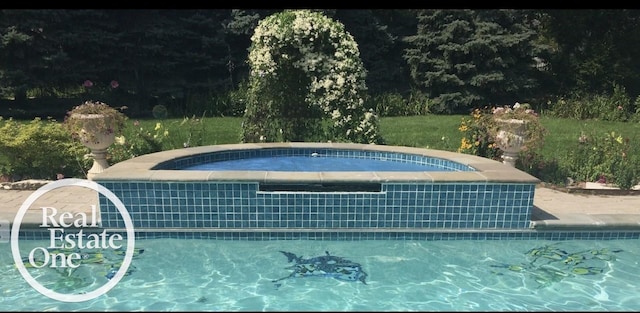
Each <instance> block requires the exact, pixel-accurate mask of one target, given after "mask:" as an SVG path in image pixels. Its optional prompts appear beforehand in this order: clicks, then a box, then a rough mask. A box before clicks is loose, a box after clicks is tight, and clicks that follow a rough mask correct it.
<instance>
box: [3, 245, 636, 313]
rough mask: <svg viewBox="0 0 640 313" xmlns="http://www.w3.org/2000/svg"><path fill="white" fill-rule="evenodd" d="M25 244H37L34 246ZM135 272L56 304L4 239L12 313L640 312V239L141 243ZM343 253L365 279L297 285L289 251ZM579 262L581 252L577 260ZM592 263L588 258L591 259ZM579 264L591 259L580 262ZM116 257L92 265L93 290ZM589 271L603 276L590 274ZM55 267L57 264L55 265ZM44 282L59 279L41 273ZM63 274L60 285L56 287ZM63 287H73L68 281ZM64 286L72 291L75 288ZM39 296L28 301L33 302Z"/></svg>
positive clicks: (88, 277)
mask: <svg viewBox="0 0 640 313" xmlns="http://www.w3.org/2000/svg"><path fill="white" fill-rule="evenodd" d="M22 244H24V249H25V250H28V248H29V245H30V244H33V245H37V241H28V240H27V241H24V242H21V248H22ZM136 247H137V248H144V253H142V254H140V255H139V256H138V257H136V258H134V259H133V262H132V266H133V267H134V271H133V272H132V273H131V274H130V275H129V276H125V278H124V279H123V280H122V281H120V282H119V283H118V285H117V286H116V287H115V288H114V289H112V290H111V291H109V293H108V294H106V295H103V296H101V297H99V298H96V299H94V300H90V301H87V302H82V303H67V302H59V301H55V300H51V299H49V298H47V297H45V296H43V295H41V294H39V293H38V292H36V291H35V290H33V289H32V288H30V287H29V285H27V283H26V282H25V281H24V280H23V279H22V277H20V275H19V273H17V270H16V269H15V267H14V265H13V263H12V260H11V253H9V251H10V250H9V244H3V243H0V251H1V253H0V275H2V277H3V278H2V282H3V283H2V284H1V285H0V294H2V298H1V299H2V300H1V301H0V310H2V311H89V310H91V311H134V310H135V311H165V310H166V311H168V310H171V311H637V310H638V309H640V297H639V296H638V291H639V290H640V285H639V284H638V282H639V281H640V273H639V272H638V270H637V269H638V260H640V242H639V241H638V240H637V239H633V240H562V241H549V240H501V241H477V240H452V241H446V240H437V241H423V240H419V241H413V240H367V241H333V240H328V241H323V240H282V241H278V240H273V241H232V240H202V239H175V238H158V239H140V240H137V243H136ZM281 250H282V251H289V252H293V253H296V254H299V255H304V256H305V257H313V256H317V255H322V254H324V253H325V251H329V252H330V253H331V254H333V255H337V256H341V257H345V258H348V259H349V260H352V261H354V262H358V263H359V264H361V265H362V267H363V269H364V270H365V271H366V272H367V274H368V275H367V279H366V284H363V283H362V282H360V281H341V280H336V279H333V278H323V277H304V278H289V279H284V280H281V281H278V282H277V283H274V282H273V280H276V279H279V278H282V277H286V276H288V275H289V274H290V273H291V271H292V270H291V269H290V268H289V267H290V266H291V265H292V263H289V262H287V258H286V257H285V256H284V255H283V254H282V253H281V252H280V251H281ZM569 256H572V258H571V259H570V258H569ZM580 256H583V257H584V259H582V258H580ZM578 261H580V263H577V262H578ZM107 264H108V262H105V263H103V264H90V265H87V268H89V269H91V270H87V271H83V273H84V274H83V275H84V276H82V277H83V278H84V279H83V280H78V281H80V282H78V281H75V282H72V283H70V285H69V286H66V287H65V285H64V284H59V288H63V289H64V288H67V289H69V288H71V287H73V286H75V285H74V284H77V285H78V286H80V285H83V284H84V285H86V288H91V287H94V285H100V284H104V282H105V281H106V279H105V277H104V274H105V272H106V268H107V266H108V265H107ZM585 268H590V269H591V271H592V272H585V271H584V269H585ZM47 270H50V269H47ZM36 272H37V273H39V274H40V275H39V276H38V279H39V280H40V281H42V282H43V283H44V282H45V281H47V279H50V278H51V277H60V276H48V274H47V273H48V272H46V271H45V270H39V271H36ZM55 280H56V279H55V278H54V279H52V281H51V283H54V282H55ZM64 281H70V280H69V279H66V280H64ZM67 289H65V290H67ZM26 299H28V301H27V300H26Z"/></svg>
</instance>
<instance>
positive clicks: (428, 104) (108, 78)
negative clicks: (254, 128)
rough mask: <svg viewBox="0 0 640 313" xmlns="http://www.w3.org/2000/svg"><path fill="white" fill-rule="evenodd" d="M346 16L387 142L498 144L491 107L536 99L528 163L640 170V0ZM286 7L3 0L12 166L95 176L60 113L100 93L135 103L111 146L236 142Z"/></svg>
mask: <svg viewBox="0 0 640 313" xmlns="http://www.w3.org/2000/svg"><path fill="white" fill-rule="evenodd" d="M315 11H318V12H320V13H322V14H323V15H325V16H327V17H329V18H331V19H333V20H336V21H338V22H339V23H341V24H342V25H344V29H345V30H346V31H347V32H348V33H349V34H351V35H352V36H353V38H354V40H355V42H356V43H357V46H358V49H359V53H360V58H361V60H362V64H363V66H364V68H365V69H366V87H367V89H366V95H365V97H364V102H363V105H364V107H365V108H366V109H370V110H372V111H373V112H376V113H377V115H378V116H379V118H380V119H379V122H380V136H381V140H382V142H381V143H383V144H389V145H407V146H417V147H430V148H436V149H444V150H450V151H460V152H463V153H472V154H477V155H481V156H485V157H491V158H499V157H500V156H499V153H500V152H499V151H497V150H496V148H495V145H494V143H493V142H492V140H491V138H490V136H487V130H486V129H485V128H484V127H483V125H482V122H481V120H482V116H484V115H485V114H490V109H491V108H493V107H496V106H503V105H513V104H514V103H516V102H519V103H528V104H529V105H531V107H532V108H533V109H534V110H535V112H537V114H538V115H539V116H540V121H541V123H542V125H543V126H544V127H545V129H546V135H545V136H544V143H543V144H542V145H540V146H539V147H536V148H535V149H528V150H526V151H524V152H523V153H522V155H521V157H520V162H519V164H518V165H517V166H518V167H519V168H521V169H523V170H525V171H527V172H529V173H531V174H533V175H534V176H536V177H538V178H540V179H542V180H543V181H545V182H549V183H554V184H560V185H564V184H567V183H568V182H571V181H602V182H611V183H614V184H617V185H619V186H620V187H621V188H630V187H631V186H633V185H635V184H636V183H637V182H638V180H639V177H640V153H638V152H640V151H638V149H640V145H637V144H635V143H636V142H637V140H638V139H640V138H638V137H640V135H639V134H640V131H639V127H640V126H639V125H640V123H639V122H640V98H639V97H638V95H639V94H640V84H639V82H640V71H639V70H638V69H639V67H640V66H639V65H640V59H638V58H636V57H635V56H637V55H640V54H639V53H638V52H640V51H638V49H640V44H638V41H639V40H640V29H639V28H637V27H636V26H637V25H638V22H640V12H638V11H636V10H315ZM277 12H278V10H231V9H229V10H1V11H0V36H1V37H0V38H2V40H1V41H0V45H1V49H0V96H1V99H0V116H2V117H3V119H2V120H0V176H2V179H4V180H17V179H25V178H45V179H55V178H56V177H61V176H65V177H72V176H76V177H82V176H83V175H85V173H86V170H87V168H88V167H89V165H90V162H89V160H88V159H87V158H85V157H84V156H85V154H86V153H88V151H87V150H86V148H84V147H83V146H82V145H80V144H78V143H77V142H74V141H73V140H71V137H70V136H69V134H68V133H66V132H65V130H64V129H63V128H62V127H60V122H61V121H62V120H63V119H64V117H65V114H66V112H68V111H69V110H70V109H71V108H72V107H73V106H76V105H78V104H80V103H82V102H83V101H85V100H88V99H95V100H100V101H104V102H106V103H108V104H110V105H111V106H114V107H117V108H121V107H126V109H124V110H123V112H124V113H125V114H127V115H128V116H129V120H128V121H127V127H126V129H125V131H124V133H123V134H122V136H120V137H118V141H117V142H116V144H115V145H113V146H112V147H111V148H110V154H111V156H110V158H111V159H110V161H111V162H112V163H113V162H119V161H121V160H124V159H127V158H130V157H133V156H136V155H140V154H144V153H150V152H154V151H160V150H165V149H174V148H182V147H187V146H197V145H207V144H223V143H238V142H240V141H241V140H242V125H243V120H244V118H243V116H244V114H245V109H246V108H247V102H248V99H250V94H249V92H250V90H251V87H252V82H251V81H250V66H249V63H248V58H249V51H250V50H251V49H250V48H251V44H252V41H251V36H252V35H253V34H254V30H255V29H256V26H257V25H258V22H259V21H261V20H263V19H265V18H266V17H268V16H271V15H272V14H274V13H277Z"/></svg>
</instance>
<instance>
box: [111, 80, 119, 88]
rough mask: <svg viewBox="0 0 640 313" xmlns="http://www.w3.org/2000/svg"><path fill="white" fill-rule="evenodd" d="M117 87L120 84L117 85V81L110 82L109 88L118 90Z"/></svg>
mask: <svg viewBox="0 0 640 313" xmlns="http://www.w3.org/2000/svg"><path fill="white" fill-rule="evenodd" d="M118 86H120V84H118V81H117V80H112V81H111V88H113V89H116V88H118Z"/></svg>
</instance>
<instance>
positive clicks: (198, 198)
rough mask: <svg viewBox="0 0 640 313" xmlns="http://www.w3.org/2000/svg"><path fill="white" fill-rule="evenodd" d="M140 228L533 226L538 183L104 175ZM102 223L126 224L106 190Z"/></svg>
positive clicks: (488, 227) (101, 198)
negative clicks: (291, 183) (297, 183)
mask: <svg viewBox="0 0 640 313" xmlns="http://www.w3.org/2000/svg"><path fill="white" fill-rule="evenodd" d="M99 183H101V184H102V185H104V186H105V187H106V188H108V189H109V190H111V191H112V192H113V193H114V194H115V195H116V196H117V197H118V198H119V199H120V200H121V201H122V202H123V203H124V204H125V206H126V208H127V210H128V211H129V213H130V215H131V218H132V220H133V223H134V226H135V227H136V228H216V229H238V228H242V229H264V228H270V229H325V228H330V229H336V230H339V229H361V228H375V229H380V228H393V229H397V228H400V229H407V231H409V232H410V231H411V229H425V228H428V229H453V230H455V229H528V228H529V225H530V220H531V208H532V206H533V198H534V192H535V185H533V184H514V183H433V184H431V183H424V184H423V183H383V184H382V190H381V192H290V191H285V192H283V191H259V190H258V189H259V186H258V183H252V182H148V181H140V182H136V181H121V182H117V181H105V182H99ZM99 201H100V211H101V218H102V224H103V227H106V228H122V227H124V222H123V221H122V217H121V216H120V214H119V212H118V210H117V208H116V207H115V206H114V205H113V204H112V203H111V201H109V200H108V199H106V198H105V197H104V196H102V195H100V199H99Z"/></svg>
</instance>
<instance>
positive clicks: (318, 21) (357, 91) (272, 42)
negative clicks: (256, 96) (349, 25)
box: [249, 10, 377, 142]
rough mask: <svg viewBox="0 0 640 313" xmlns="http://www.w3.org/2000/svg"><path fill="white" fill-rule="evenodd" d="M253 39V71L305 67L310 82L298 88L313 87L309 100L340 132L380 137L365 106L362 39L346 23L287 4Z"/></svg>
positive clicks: (263, 75) (277, 72) (257, 74)
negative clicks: (350, 31) (355, 38)
mask: <svg viewBox="0 0 640 313" xmlns="http://www.w3.org/2000/svg"><path fill="white" fill-rule="evenodd" d="M251 41H252V46H251V50H250V52H249V62H250V65H251V75H252V77H254V78H259V79H261V80H262V79H270V78H275V77H286V75H287V73H286V71H287V69H291V68H294V69H297V70H302V71H303V72H304V73H306V75H307V77H308V78H309V82H310V83H309V86H304V87H305V88H297V90H308V94H307V95H306V96H305V97H304V99H305V101H307V102H308V104H312V105H315V106H317V107H319V108H320V109H321V110H322V111H323V112H325V113H326V114H327V118H331V119H332V120H333V121H334V123H333V124H334V126H336V127H339V128H342V130H339V131H337V132H336V133H338V134H340V133H342V134H345V136H346V138H344V139H346V140H350V141H360V142H361V141H369V142H370V141H371V140H370V138H374V139H375V138H376V136H377V120H376V119H377V116H376V115H375V114H373V113H372V112H365V110H364V108H363V103H364V101H363V99H362V93H363V92H364V91H366V85H365V77H366V72H365V69H364V66H363V64H362V61H361V60H360V52H359V50H358V45H357V43H356V42H355V40H354V38H353V37H352V36H351V35H350V34H349V33H347V32H346V31H345V30H344V26H343V25H342V24H341V23H339V22H336V21H333V20H332V19H330V18H328V17H326V16H324V15H322V14H320V13H317V12H311V11H308V10H288V11H284V12H281V13H278V14H274V15H272V16H269V17H267V18H265V19H264V20H262V21H260V22H259V23H258V26H257V27H256V29H255V32H254V34H253V36H252V37H251ZM327 51H331V52H330V53H327ZM352 116H358V119H357V120H355V119H353V117H352Z"/></svg>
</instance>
